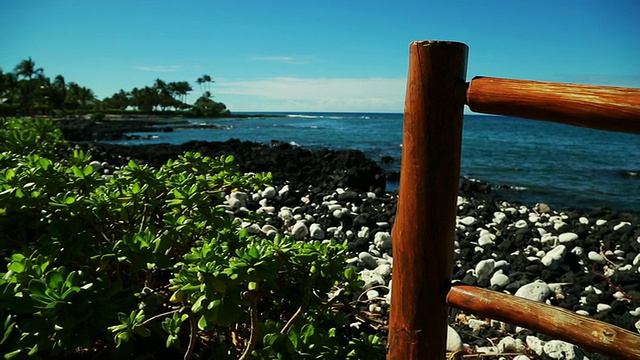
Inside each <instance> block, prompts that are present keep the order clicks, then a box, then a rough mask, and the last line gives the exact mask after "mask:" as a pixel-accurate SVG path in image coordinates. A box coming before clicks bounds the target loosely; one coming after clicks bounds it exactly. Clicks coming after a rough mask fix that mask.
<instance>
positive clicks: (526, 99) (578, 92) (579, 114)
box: [466, 77, 640, 134]
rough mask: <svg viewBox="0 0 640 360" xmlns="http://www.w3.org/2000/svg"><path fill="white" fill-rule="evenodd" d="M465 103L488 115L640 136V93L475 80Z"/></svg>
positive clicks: (613, 88)
mask: <svg viewBox="0 0 640 360" xmlns="http://www.w3.org/2000/svg"><path fill="white" fill-rule="evenodd" d="M466 102H467V105H469V108H470V109H471V110H473V111H475V112H480V113H485V114H496V115H506V116H515V117H522V118H529V119H536V120H547V121H553V122H559V123H563V124H569V125H576V126H582V127H587V128H594V129H601V130H609V131H618V132H627V133H636V134H640V89H633V88H621V87H610V86H593V85H577V84H563V83H552V82H542V81H527V80H512V79H500V78H492V77H476V78H474V79H473V80H471V82H470V83H469V84H468V89H467V100H466Z"/></svg>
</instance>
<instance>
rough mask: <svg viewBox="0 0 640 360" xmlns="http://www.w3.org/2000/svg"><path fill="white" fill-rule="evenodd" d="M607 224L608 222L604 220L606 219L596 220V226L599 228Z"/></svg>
mask: <svg viewBox="0 0 640 360" xmlns="http://www.w3.org/2000/svg"><path fill="white" fill-rule="evenodd" d="M606 223H607V220H604V219H598V220H596V225H598V226H602V225H604V224H606Z"/></svg>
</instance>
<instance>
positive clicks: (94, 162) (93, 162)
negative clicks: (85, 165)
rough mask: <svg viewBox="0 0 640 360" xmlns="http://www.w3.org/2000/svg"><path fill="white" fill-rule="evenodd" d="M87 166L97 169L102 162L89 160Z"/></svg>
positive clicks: (100, 166)
mask: <svg viewBox="0 0 640 360" xmlns="http://www.w3.org/2000/svg"><path fill="white" fill-rule="evenodd" d="M89 166H91V167H92V168H93V170H94V171H99V170H100V169H102V164H101V163H100V161H96V160H93V161H91V162H90V163H89Z"/></svg>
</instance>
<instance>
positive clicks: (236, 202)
mask: <svg viewBox="0 0 640 360" xmlns="http://www.w3.org/2000/svg"><path fill="white" fill-rule="evenodd" d="M227 204H229V207H231V208H232V209H234V210H237V209H240V208H241V207H243V206H244V203H243V202H242V201H241V200H240V199H236V198H229V199H227Z"/></svg>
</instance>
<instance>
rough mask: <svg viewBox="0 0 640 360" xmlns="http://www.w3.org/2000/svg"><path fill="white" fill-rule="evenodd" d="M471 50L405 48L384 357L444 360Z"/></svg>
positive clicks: (441, 45)
mask: <svg viewBox="0 0 640 360" xmlns="http://www.w3.org/2000/svg"><path fill="white" fill-rule="evenodd" d="M467 52H468V48H467V46H466V45H465V44H462V43H455V42H444V41H415V42H413V43H411V45H410V55H409V77H408V80H407V93H406V102H405V117H404V130H403V149H402V167H401V175H400V189H399V202H398V211H397V214H396V220H395V225H394V228H393V233H392V239H393V259H394V262H393V278H392V279H393V284H392V294H391V315H390V323H389V342H388V351H389V353H388V358H389V359H395V360H410V359H416V360H417V359H420V360H423V359H443V358H444V356H445V346H446V335H447V328H446V326H447V305H446V295H447V292H448V290H449V288H450V285H451V271H452V262H453V242H454V235H455V217H456V199H457V194H458V181H459V176H460V153H461V142H462V117H463V107H464V102H465V90H466V83H465V81H466V80H465V79H466V67H467Z"/></svg>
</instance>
